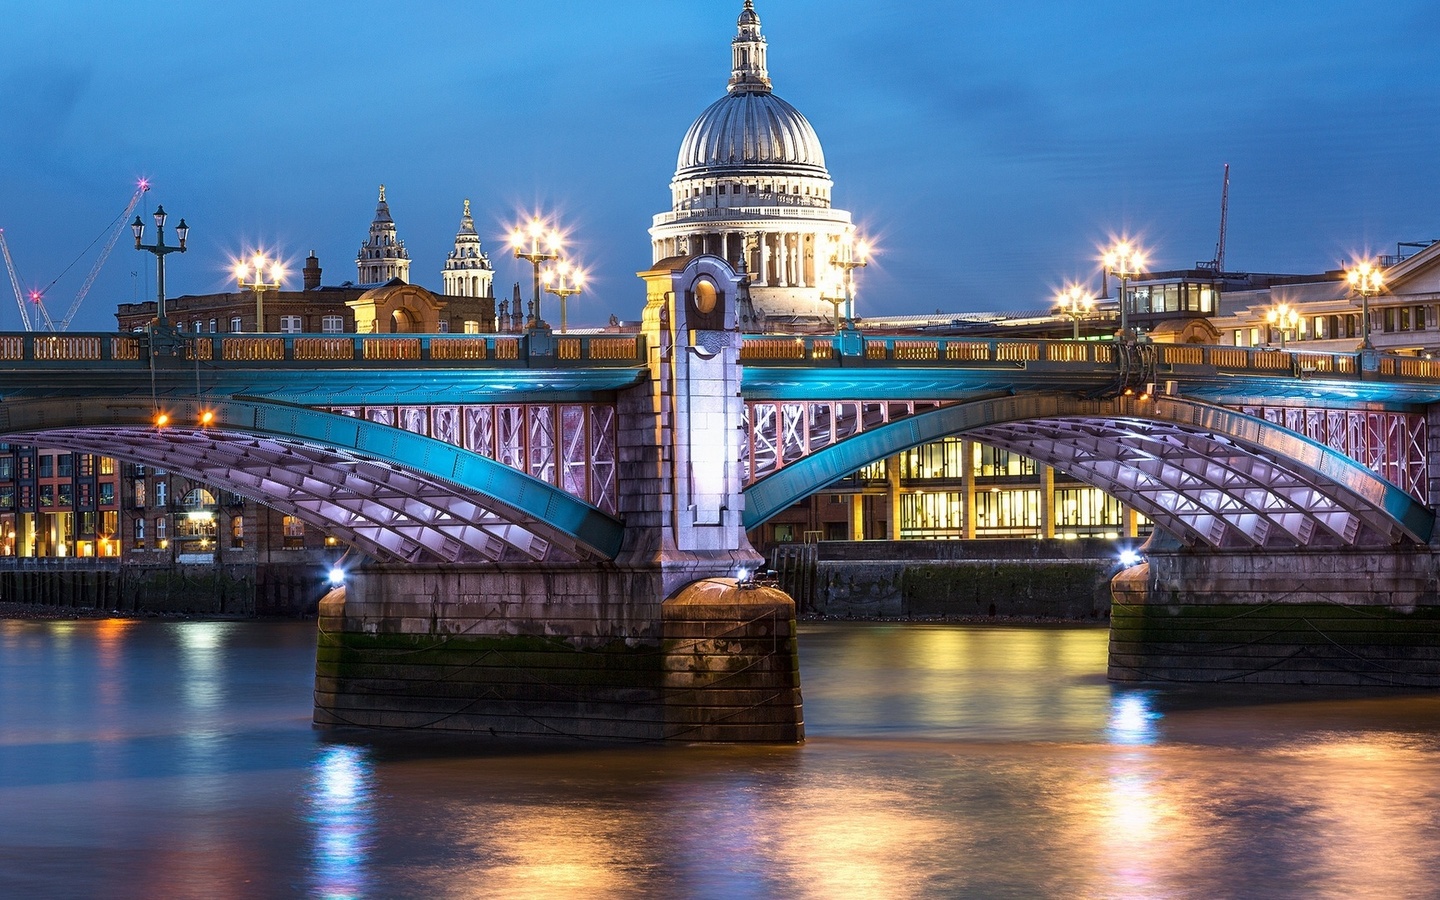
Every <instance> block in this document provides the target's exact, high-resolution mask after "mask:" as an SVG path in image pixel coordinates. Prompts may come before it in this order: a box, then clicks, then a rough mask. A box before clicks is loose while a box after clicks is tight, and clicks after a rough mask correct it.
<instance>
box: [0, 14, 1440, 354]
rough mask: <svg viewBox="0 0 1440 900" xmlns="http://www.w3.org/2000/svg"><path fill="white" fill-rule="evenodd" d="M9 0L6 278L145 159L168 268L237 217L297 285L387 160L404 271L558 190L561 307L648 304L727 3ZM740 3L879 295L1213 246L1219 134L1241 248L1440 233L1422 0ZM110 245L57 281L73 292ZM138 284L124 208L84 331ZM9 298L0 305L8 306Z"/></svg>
mask: <svg viewBox="0 0 1440 900" xmlns="http://www.w3.org/2000/svg"><path fill="white" fill-rule="evenodd" d="M12 6H14V7H16V8H14V9H11V10H10V11H9V14H8V15H7V16H6V17H5V18H6V32H7V40H6V51H5V54H4V56H3V57H0V123H3V124H0V169H3V172H4V178H3V182H0V184H3V188H4V190H3V192H0V227H3V228H4V230H5V236H6V239H7V240H8V242H9V244H10V247H11V251H12V253H13V255H14V260H15V264H16V267H17V269H18V272H19V275H20V279H21V282H22V286H23V287H26V288H29V287H32V286H33V287H44V286H46V285H48V284H49V283H50V282H51V281H52V280H54V279H55V278H56V277H57V276H59V275H60V273H61V272H62V270H64V269H65V268H66V266H67V265H70V264H71V262H72V260H74V259H76V257H78V256H80V255H81V254H82V253H83V252H84V251H85V250H86V248H87V246H89V245H91V243H92V242H93V241H95V240H96V239H97V238H98V237H100V236H101V235H102V234H104V233H105V232H106V229H107V226H108V225H109V224H110V223H111V222H112V221H113V220H115V218H116V217H117V216H118V215H119V214H120V212H121V211H122V210H123V209H124V207H125V204H126V202H127V200H128V199H129V196H130V194H131V192H132V190H133V185H134V182H135V180H136V179H137V178H139V177H141V176H144V177H148V178H149V179H151V180H152V182H153V185H154V189H153V190H152V191H151V192H150V194H149V195H148V196H147V198H146V201H145V207H143V208H142V212H143V213H144V214H145V218H146V222H147V223H149V221H150V220H149V215H148V214H149V212H151V211H153V209H154V207H155V205H156V204H163V205H164V206H165V208H166V210H167V211H168V212H169V213H170V214H171V216H172V218H171V223H170V224H172V225H173V224H174V223H175V222H176V221H178V219H179V218H180V217H182V216H183V217H184V218H185V219H186V220H187V222H188V223H189V225H190V226H191V229H192V231H191V250H190V252H189V253H187V254H186V255H184V256H174V255H172V256H170V257H169V258H168V260H167V282H168V288H169V290H168V293H169V294H170V295H171V296H176V295H179V294H185V293H206V292H211V291H217V290H225V289H226V288H227V285H229V284H230V283H231V282H230V281H229V278H230V276H229V264H228V261H229V259H230V257H232V256H233V255H235V254H238V253H240V252H241V251H243V250H245V249H247V248H251V247H254V246H256V245H260V246H263V247H265V248H267V249H277V248H278V250H279V251H280V253H281V254H282V255H283V256H284V257H286V259H287V260H288V262H289V266H290V269H291V271H292V273H293V274H294V280H293V282H292V283H293V284H295V285H296V286H298V284H299V267H300V263H301V260H302V259H303V258H304V257H305V255H306V254H307V253H308V252H309V251H311V250H314V251H315V252H316V254H317V255H318V256H319V257H320V261H321V264H322V266H323V267H324V270H325V282H326V283H327V284H338V283H340V282H342V281H346V280H352V279H354V278H355V264H354V261H355V255H356V252H357V250H358V249H359V246H360V244H361V243H362V241H363V240H364V238H365V236H366V231H367V227H368V224H369V222H370V219H371V218H372V216H373V214H374V209H375V199H376V188H377V186H378V185H379V184H380V183H382V182H383V183H384V184H385V185H386V189H387V194H388V199H389V201H390V206H391V211H392V213H393V215H394V217H395V220H396V223H397V226H398V230H399V235H400V237H401V238H402V239H404V240H405V242H406V245H407V247H408V249H409V251H410V255H411V259H412V267H411V280H412V281H414V282H416V283H419V284H422V285H424V286H426V287H429V288H431V289H435V290H438V289H439V288H440V286H441V283H440V276H439V272H440V269H441V267H442V265H443V262H444V258H445V254H446V253H447V252H448V250H449V249H450V247H451V245H452V242H453V240H454V235H455V230H456V228H457V226H458V224H459V219H460V211H461V201H462V200H463V199H464V198H467V197H468V198H470V199H471V201H472V205H473V207H474V213H475V219H476V225H477V228H478V229H479V230H480V233H481V238H482V240H483V241H484V243H485V246H486V248H487V249H488V250H489V252H490V254H491V259H492V261H493V262H494V264H495V270H496V278H495V282H496V285H497V294H501V295H505V294H508V290H509V286H510V285H511V284H512V283H513V282H515V281H524V282H526V283H527V284H528V278H529V275H528V272H529V268H528V264H526V263H523V262H517V261H516V260H514V259H513V257H511V256H510V253H509V250H508V248H507V247H506V245H505V244H504V242H503V240H502V236H503V235H504V233H505V232H506V230H507V226H508V225H510V224H511V223H513V222H514V221H516V220H517V219H518V218H519V216H520V215H522V214H524V213H527V212H529V211H531V210H540V211H545V212H552V213H555V214H557V215H558V216H559V217H560V220H561V221H562V223H563V224H564V226H565V227H566V228H567V230H568V231H569V233H570V235H571V241H572V245H573V249H574V253H575V256H576V257H577V259H578V260H579V261H580V262H581V263H582V264H583V265H585V266H586V267H587V268H588V269H589V270H590V271H591V272H592V274H593V282H592V284H591V286H590V289H589V290H587V292H586V293H585V294H584V295H582V296H581V297H579V298H578V299H576V300H572V301H571V307H570V308H571V314H570V319H571V322H572V323H574V324H577V325H580V324H599V323H602V322H603V321H604V320H605V319H606V318H607V317H608V315H609V314H610V313H612V312H613V313H616V314H618V315H619V316H620V317H621V318H626V319H633V318H636V317H637V316H638V312H639V307H640V304H641V302H642V301H643V297H644V292H643V290H642V286H641V284H640V282H639V281H638V280H637V279H636V278H635V277H634V272H635V271H637V270H639V269H643V268H645V267H646V266H648V264H649V262H650V244H649V238H648V235H647V234H646V229H647V228H648V227H649V225H650V218H651V216H652V215H653V214H655V213H658V212H662V211H665V210H667V209H668V208H669V191H668V184H669V180H670V177H671V175H672V174H673V172H674V167H675V156H676V151H677V149H678V147H679V144H680V139H681V137H682V136H683V135H684V133H685V130H686V129H687V128H688V127H689V125H690V123H691V121H693V120H694V118H695V117H696V116H697V115H698V114H699V113H700V112H701V110H703V109H704V108H705V107H706V106H707V105H708V104H709V103H710V102H712V101H713V100H715V99H717V98H718V97H720V96H721V95H722V94H723V92H724V90H725V82H726V79H727V77H728V75H729V67H730V55H729V53H730V51H729V43H730V38H731V37H732V36H733V35H734V33H735V18H736V15H737V14H738V12H739V11H740V7H741V3H740V0H683V2H682V0H669V2H660V0H627V2H624V3H589V2H578V0H577V2H558V0H530V2H525V3H496V2H490V0H483V2H472V3H453V2H450V3H441V2H426V0H418V2H413V3H406V4H395V3H374V2H354V3H345V4H340V3H325V2H318V3H293V2H291V3H277V2H271V0H256V2H251V3H247V4H244V5H243V6H235V5H228V4H196V3H180V2H169V0H162V2H152V3H145V4H133V3H116V2H113V0H106V2H64V0H60V2H54V3H44V4H40V3H27V4H19V3H16V4H12ZM1182 8H1183V9H1184V11H1183V12H1182V11H1181V9H1182ZM756 9H757V11H758V12H759V13H760V17H761V20H762V23H763V27H764V33H765V35H766V37H767V38H768V40H769V48H770V50H769V66H770V75H771V77H772V79H773V80H774V85H775V92H776V93H777V94H778V95H779V96H781V97H783V98H784V99H786V100H788V101H790V102H791V103H792V104H794V105H795V106H796V107H797V108H798V109H799V110H800V111H801V112H803V113H804V114H805V115H806V116H807V117H808V118H809V120H810V122H811V124H813V125H814V127H815V129H816V131H817V132H818V133H819V135H820V139H821V141H822V142H823V145H824V148H825V156H826V163H827V165H828V168H829V170H830V174H831V176H832V177H833V178H834V180H835V190H834V199H835V205H837V206H839V207H841V208H844V209H848V210H850V212H851V213H852V214H853V215H854V217H855V219H856V221H857V222H858V223H860V225H861V227H862V228H863V230H864V231H865V232H866V233H868V234H870V235H873V237H874V239H875V241H876V243H877V244H878V246H879V252H880V255H879V257H878V258H877V261H876V264H875V265H873V266H871V267H870V268H869V269H868V270H866V271H865V272H863V273H862V274H861V276H860V277H861V283H860V302H859V305H858V306H857V313H859V314H860V315H862V316H863V315H866V314H876V313H891V314H900V313H920V312H933V311H935V310H936V309H944V310H946V311H973V310H1000V309H1038V308H1043V307H1045V306H1047V305H1048V304H1049V301H1050V298H1051V297H1052V295H1053V293H1054V290H1055V289H1056V288H1058V287H1059V286H1060V285H1061V284H1062V283H1063V282H1065V281H1067V280H1069V279H1072V278H1086V277H1091V276H1094V272H1095V265H1096V263H1095V257H1096V256H1097V247H1098V246H1100V245H1101V244H1102V243H1103V242H1105V240H1106V239H1107V236H1109V235H1112V234H1117V233H1120V232H1125V233H1127V234H1130V235H1134V236H1138V237H1139V238H1140V240H1141V241H1142V243H1143V244H1144V246H1145V247H1146V248H1147V249H1149V250H1150V259H1151V261H1152V263H1153V267H1154V268H1185V267H1189V266H1192V265H1193V264H1194V263H1195V262H1196V261H1197V260H1203V259H1209V258H1210V257H1211V256H1212V255H1213V253H1214V249H1215V241H1216V237H1217V230H1218V222H1219V212H1220V209H1219V207H1220V187H1221V170H1222V167H1223V165H1224V164H1225V163H1227V162H1228V163H1230V165H1231V189H1230V215H1229V220H1230V227H1229V238H1228V246H1227V252H1226V261H1227V268H1229V269H1232V270H1236V271H1268V272H1318V271H1323V270H1325V269H1327V268H1334V267H1336V266H1338V265H1340V264H1341V263H1343V262H1345V261H1348V260H1349V259H1350V258H1352V256H1353V255H1354V254H1355V253H1357V252H1361V251H1365V250H1367V249H1368V250H1370V251H1372V252H1376V253H1393V252H1395V244H1396V242H1397V241H1414V240H1425V239H1429V238H1436V237H1440V202H1437V199H1440V192H1437V188H1436V186H1437V184H1440V151H1437V147H1440V4H1436V3H1435V2H1433V0H1395V2H1391V3H1386V4H1384V5H1383V6H1369V7H1366V6H1363V5H1362V4H1357V3H1353V2H1338V0H1304V2H1262V3H1255V2H1244V3H1242V2H1217V3H1197V4H1163V3H1162V4H1157V3H1153V2H1145V3H1140V2H1118V0H1096V2H1091V3H1083V4H1080V3H1055V2H1049V3H1040V2H1025V0H1018V2H1010V3H1005V4H993V3H992V4H981V3H973V4H972V3H950V2H913V3H909V4H904V5H891V4H881V3H873V2H868V3H866V2H858V0H832V2H798V0H758V2H757V6H756ZM132 217H133V216H132ZM152 231H153V226H152ZM150 237H153V234H152V233H147V238H150ZM172 239H173V233H172ZM96 249H98V246H97V248H96ZM94 255H95V249H92V250H91V251H90V253H89V254H88V255H86V256H85V257H84V258H83V259H82V260H81V261H80V262H78V263H76V264H75V265H74V267H73V268H72V269H71V270H70V272H69V273H68V274H66V275H65V276H64V277H63V278H62V279H61V280H60V282H59V283H58V284H57V285H56V286H55V287H54V288H53V289H51V293H50V294H49V299H48V306H49V308H50V310H51V313H52V315H53V316H55V317H56V318H59V317H60V316H61V315H63V313H64V311H65V309H66V308H67V307H68V306H69V305H70V303H71V301H72V300H73V298H74V296H75V293H76V291H77V290H78V289H79V287H80V283H81V282H82V281H83V278H84V275H85V273H86V271H87V270H88V269H89V266H90V264H91V261H92V260H93V258H94ZM132 273H134V274H132ZM1098 283H1099V282H1098V276H1096V277H1094V285H1095V286H1096V287H1098ZM154 291H155V275H154V258H153V257H152V256H150V255H149V254H141V253H137V252H136V251H135V250H134V249H133V239H132V238H131V236H130V234H129V230H128V229H126V231H125V233H124V234H123V236H122V237H121V240H120V243H119V244H117V246H116V248H115V251H114V252H113V254H112V255H111V257H110V259H109V262H108V263H107V264H106V266H105V268H104V270H103V272H102V274H101V276H100V279H99V281H98V282H97V283H96V285H95V287H94V289H93V290H92V291H91V293H90V295H89V297H88V298H87V300H86V301H85V305H84V308H83V309H82V310H81V312H80V314H79V316H78V317H77V318H76V320H75V323H74V324H73V325H72V328H71V330H99V329H105V330H108V329H113V328H114V325H115V320H114V317H113V313H114V310H115V305H116V304H117V303H119V302H125V301H131V300H141V299H151V298H153V296H154ZM3 292H4V296H3V297H0V330H15V329H18V328H19V327H20V325H19V318H18V313H17V312H16V309H15V300H14V298H13V296H11V292H10V289H9V285H8V284H4V285H3ZM526 294H527V296H528V289H527V290H526Z"/></svg>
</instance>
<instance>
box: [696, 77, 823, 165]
mask: <svg viewBox="0 0 1440 900" xmlns="http://www.w3.org/2000/svg"><path fill="white" fill-rule="evenodd" d="M754 168H763V169H764V170H766V171H767V172H775V173H776V174H793V175H809V176H811V177H815V178H826V179H828V178H829V177H830V174H829V172H827V171H826V170H825V152H824V151H823V150H821V148H820V138H819V136H818V135H816V134H815V129H814V128H813V127H811V125H810V123H809V121H807V120H806V118H805V117H804V116H803V115H801V114H800V111H799V110H797V109H796V108H795V107H793V106H791V105H790V104H789V103H786V102H785V101H784V100H782V99H780V98H779V97H777V96H775V95H774V94H772V93H770V92H769V91H768V90H766V91H757V90H732V91H731V92H730V93H729V94H726V95H725V96H724V97H721V98H720V99H719V100H717V101H715V102H714V103H712V104H710V106H709V107H708V108H707V109H706V110H705V111H704V112H702V113H701V114H700V117H699V118H697V119H696V120H695V124H693V125H691V126H690V130H689V131H687V132H686V133H685V139H684V140H683V141H681V142H680V156H679V158H678V159H677V160H676V164H675V177H676V178H690V177H695V176H703V175H724V174H732V173H738V172H741V171H744V170H747V169H754Z"/></svg>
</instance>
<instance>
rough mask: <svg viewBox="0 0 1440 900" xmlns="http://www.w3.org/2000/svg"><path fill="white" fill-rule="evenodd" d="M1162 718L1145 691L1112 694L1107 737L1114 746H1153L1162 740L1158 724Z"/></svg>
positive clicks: (1106, 731)
mask: <svg viewBox="0 0 1440 900" xmlns="http://www.w3.org/2000/svg"><path fill="white" fill-rule="evenodd" d="M1161 718H1162V714H1161V713H1158V712H1156V711H1155V710H1154V709H1153V708H1152V707H1151V696H1150V695H1149V694H1148V693H1145V692H1144V691H1127V692H1125V693H1116V694H1112V695H1111V697H1110V721H1109V723H1108V724H1107V725H1106V727H1105V736H1106V737H1107V738H1109V740H1110V743H1112V744H1129V745H1136V744H1153V743H1155V742H1156V741H1158V740H1159V739H1160V728H1159V726H1158V725H1157V724H1156V723H1157V722H1158V721H1159V720H1160V719H1161Z"/></svg>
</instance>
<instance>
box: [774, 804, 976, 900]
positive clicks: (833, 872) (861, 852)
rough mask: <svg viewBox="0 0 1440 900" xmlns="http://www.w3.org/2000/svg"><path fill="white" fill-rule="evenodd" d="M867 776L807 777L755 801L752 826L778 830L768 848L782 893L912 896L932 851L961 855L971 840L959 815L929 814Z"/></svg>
mask: <svg viewBox="0 0 1440 900" xmlns="http://www.w3.org/2000/svg"><path fill="white" fill-rule="evenodd" d="M875 784H876V781H875V780H874V779H866V780H864V781H860V780H837V781H835V782H833V783H832V784H830V785H827V786H823V787H819V786H815V785H813V784H811V785H809V786H808V787H807V788H806V790H804V792H803V793H801V792H796V793H795V794H794V795H789V796H786V797H783V798H776V801H777V802H774V803H772V804H769V805H767V806H765V807H761V808H759V809H757V814H758V815H759V816H760V817H761V821H759V822H758V823H757V827H759V828H760V829H762V830H763V832H764V833H766V834H783V835H785V839H784V840H782V841H778V842H776V843H775V844H774V853H775V862H776V864H777V866H778V868H779V869H780V873H779V874H783V876H784V877H785V879H786V880H787V881H788V884H787V887H786V891H785V894H786V895H787V896H792V897H817V898H819V897H823V898H827V900H828V898H850V897H856V898H859V897H885V898H900V897H907V896H919V895H920V894H922V893H923V891H922V890H921V888H922V887H923V886H924V883H925V874H926V873H927V872H930V871H932V866H933V860H934V858H935V855H936V853H937V852H941V851H944V852H945V853H946V855H947V856H948V855H949V854H951V853H953V854H956V855H963V853H964V852H965V850H966V849H969V848H972V847H973V845H974V843H975V842H976V841H977V838H978V836H977V835H975V834H973V833H970V829H969V828H968V826H967V825H966V824H965V823H963V822H961V821H957V820H956V819H954V818H946V819H942V818H940V817H937V816H934V815H932V814H930V813H929V812H928V811H925V810H923V809H921V808H917V805H916V802H915V801H916V798H915V797H914V796H913V795H911V794H908V793H904V792H899V791H888V790H885V789H883V788H882V787H876V786H874V785H875ZM941 841H943V842H944V847H941V846H939V844H940V842H941Z"/></svg>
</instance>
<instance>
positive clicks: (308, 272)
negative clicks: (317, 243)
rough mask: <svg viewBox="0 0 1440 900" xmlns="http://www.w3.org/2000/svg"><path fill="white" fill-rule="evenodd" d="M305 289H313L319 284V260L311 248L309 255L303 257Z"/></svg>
mask: <svg viewBox="0 0 1440 900" xmlns="http://www.w3.org/2000/svg"><path fill="white" fill-rule="evenodd" d="M303 273H304V275H305V290H307V291H313V290H315V289H316V288H318V287H319V286H320V260H319V259H317V258H316V257H315V251H314V250H311V251H310V255H309V256H307V257H305V268H304V270H303Z"/></svg>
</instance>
